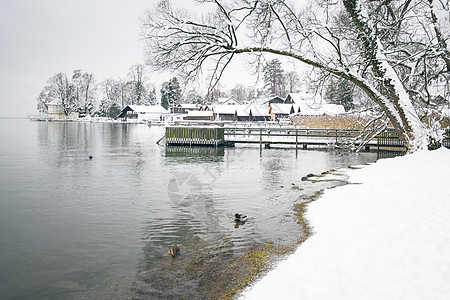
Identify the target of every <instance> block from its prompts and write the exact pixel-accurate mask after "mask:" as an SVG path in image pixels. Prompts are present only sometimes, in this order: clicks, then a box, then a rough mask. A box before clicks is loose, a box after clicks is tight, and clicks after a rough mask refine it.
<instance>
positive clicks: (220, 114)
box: [211, 104, 245, 121]
mask: <svg viewBox="0 0 450 300" xmlns="http://www.w3.org/2000/svg"><path fill="white" fill-rule="evenodd" d="M244 107H245V106H244V105H225V104H224V105H213V106H212V107H211V109H212V111H213V112H214V120H215V121H236V120H237V112H238V110H241V109H243V108H244Z"/></svg>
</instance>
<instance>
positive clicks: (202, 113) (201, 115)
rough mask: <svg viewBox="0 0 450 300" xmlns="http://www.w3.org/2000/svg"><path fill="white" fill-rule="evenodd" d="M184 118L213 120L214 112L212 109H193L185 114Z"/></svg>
mask: <svg viewBox="0 0 450 300" xmlns="http://www.w3.org/2000/svg"><path fill="white" fill-rule="evenodd" d="M184 120H191V121H194V120H195V121H213V120H214V112H213V111H212V110H191V111H188V113H187V114H186V115H184Z"/></svg>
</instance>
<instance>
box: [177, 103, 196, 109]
mask: <svg viewBox="0 0 450 300" xmlns="http://www.w3.org/2000/svg"><path fill="white" fill-rule="evenodd" d="M177 106H178V107H182V108H197V107H199V105H198V104H194V103H180V104H178V105H177Z"/></svg>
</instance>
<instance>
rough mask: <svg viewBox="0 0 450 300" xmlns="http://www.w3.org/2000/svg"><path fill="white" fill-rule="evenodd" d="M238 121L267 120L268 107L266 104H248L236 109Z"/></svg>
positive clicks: (268, 115)
mask: <svg viewBox="0 0 450 300" xmlns="http://www.w3.org/2000/svg"><path fill="white" fill-rule="evenodd" d="M237 119H238V121H269V120H270V114H269V107H267V106H266V105H257V104H248V105H246V106H244V107H243V108H242V109H239V110H238V111H237Z"/></svg>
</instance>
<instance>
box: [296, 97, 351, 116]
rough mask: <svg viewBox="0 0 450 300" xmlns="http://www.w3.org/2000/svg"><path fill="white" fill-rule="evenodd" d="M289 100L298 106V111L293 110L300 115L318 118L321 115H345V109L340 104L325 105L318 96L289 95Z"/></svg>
mask: <svg viewBox="0 0 450 300" xmlns="http://www.w3.org/2000/svg"><path fill="white" fill-rule="evenodd" d="M289 96H290V98H291V100H292V101H293V102H294V103H295V105H298V107H299V108H300V111H299V110H298V109H295V112H296V113H297V112H299V114H300V115H307V116H319V115H323V114H327V115H338V114H343V113H345V109H344V107H343V106H342V105H340V104H329V103H326V102H325V101H324V100H323V99H321V97H320V96H318V95H317V96H316V95H314V94H311V93H290V94H289Z"/></svg>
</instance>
